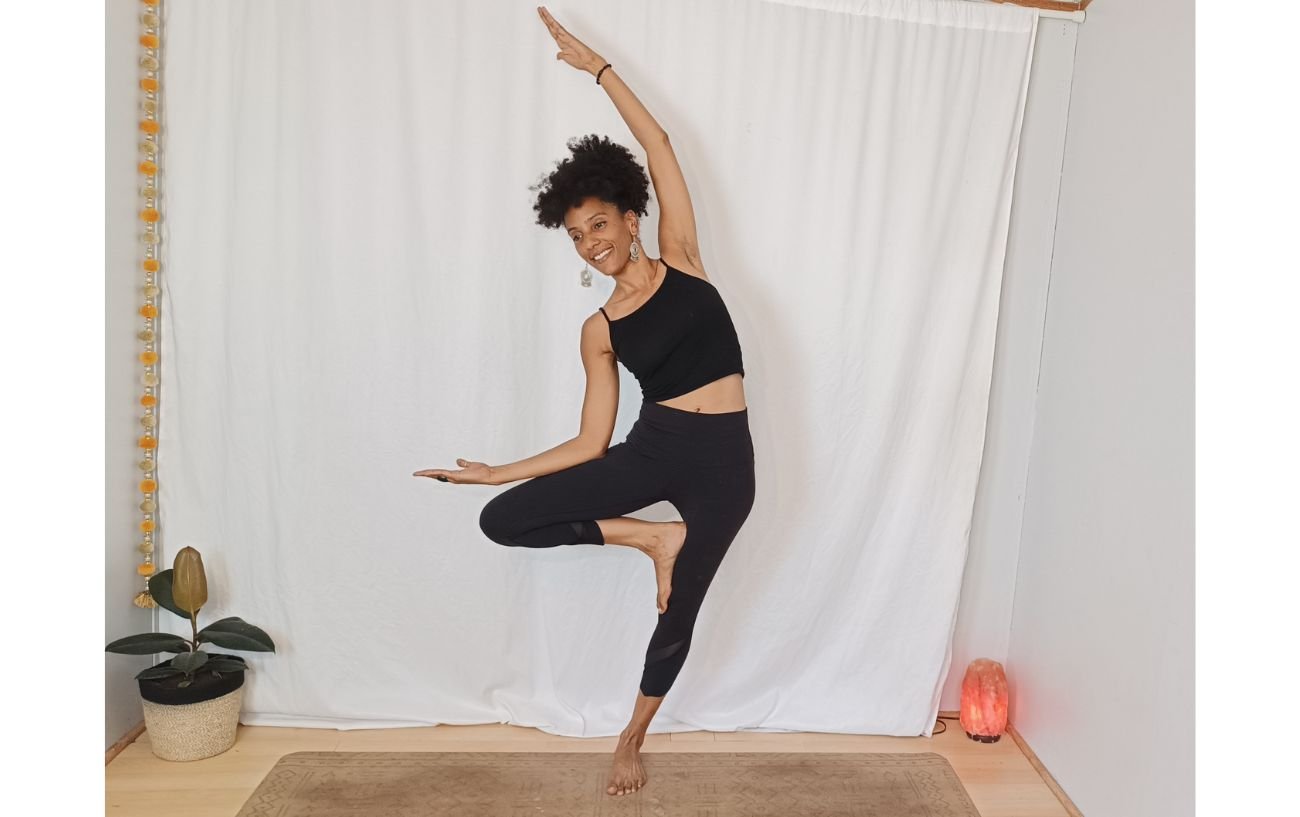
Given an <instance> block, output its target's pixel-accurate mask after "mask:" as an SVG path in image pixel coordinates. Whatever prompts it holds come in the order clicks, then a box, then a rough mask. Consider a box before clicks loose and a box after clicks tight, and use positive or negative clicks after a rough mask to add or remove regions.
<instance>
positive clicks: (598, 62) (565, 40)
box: [537, 6, 605, 76]
mask: <svg viewBox="0 0 1300 817" xmlns="http://www.w3.org/2000/svg"><path fill="white" fill-rule="evenodd" d="M537 14H538V15H539V16H540V17H541V18H542V22H543V23H545V24H546V30H547V31H549V32H551V37H553V38H554V39H555V44H556V45H557V46H559V49H560V53H558V54H556V55H555V58H556V59H557V60H564V61H565V62H567V63H568V64H569V65H572V66H573V67H574V68H577V69H579V70H580V71H586V72H587V73H588V74H591V75H592V76H595V75H596V74H598V73H600V69H601V68H604V67H605V58H604V57H602V56H600V55H599V54H597V53H596V52H595V51H592V50H591V49H590V48H588V47H587V45H586V43H584V42H583V41H582V40H579V39H578V38H577V37H575V36H573V35H572V34H570V33H569V32H568V30H567V29H565V27H564V26H562V25H560V24H559V22H558V21H557V20H556V19H555V18H554V17H552V16H551V13H550V12H549V11H547V10H546V6H538V7H537Z"/></svg>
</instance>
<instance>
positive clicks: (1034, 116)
mask: <svg viewBox="0 0 1300 817" xmlns="http://www.w3.org/2000/svg"><path fill="white" fill-rule="evenodd" d="M1084 25H1087V24H1086V23H1085V24H1084ZM1079 28H1080V26H1079V24H1078V23H1075V22H1072V21H1068V20H1059V19H1052V18H1041V19H1039V21H1038V33H1037V36H1036V37H1035V39H1034V62H1033V68H1032V70H1031V71H1030V75H1029V91H1028V98H1027V99H1026V102H1025V119H1024V123H1023V127H1022V130H1021V135H1020V148H1019V153H1018V155H1017V158H1016V178H1015V185H1014V190H1013V199H1012V205H1011V224H1010V230H1009V233H1008V236H1007V258H1006V264H1005V266H1004V269H1003V273H1002V292H1001V297H1000V298H999V303H998V328H997V340H996V346H995V349H994V355H993V380H992V382H991V383H990V387H989V410H988V418H987V420H988V425H987V427H986V431H985V439H984V455H983V459H982V460H981V462H980V478H979V486H978V489H977V491H976V496H975V506H974V509H973V513H972V518H971V530H970V546H969V550H968V552H967V557H966V571H965V574H964V575H963V577H962V588H961V599H960V603H959V605H958V611H957V623H956V628H955V631H954V633H953V639H952V655H951V660H950V665H949V669H948V677H947V679H946V681H945V683H944V687H943V691H942V695H941V696H940V699H939V708H940V709H943V710H949V711H953V710H957V709H959V708H960V705H961V680H962V676H963V674H964V673H965V671H966V667H967V666H968V665H969V664H970V662H971V661H973V660H975V659H976V658H992V659H993V660H995V661H1001V662H1002V663H1003V665H1004V666H1005V664H1006V661H1007V644H1008V639H1009V635H1010V632H1011V604H1012V600H1013V598H1014V597H1015V581H1016V562H1017V560H1018V558H1019V553H1020V528H1021V523H1022V520H1023V513H1024V501H1025V477H1026V473H1027V471H1028V469H1029V446H1030V441H1031V435H1032V432H1033V417H1034V401H1035V395H1036V391H1037V388H1038V367H1039V351H1040V349H1041V348H1042V340H1043V319H1044V315H1045V313H1046V310H1047V292H1048V281H1049V274H1050V272H1051V268H1052V241H1053V234H1054V232H1055V229H1056V218H1057V213H1056V206H1057V201H1058V198H1059V194H1060V186H1061V160H1062V156H1063V152H1064V145H1065V131H1066V122H1067V119H1068V116H1069V106H1070V82H1071V77H1072V75H1073V72H1074V44H1075V38H1076V37H1077V36H1078V32H1079ZM1008 675H1010V669H1009V668H1008ZM1013 680H1014V679H1013Z"/></svg>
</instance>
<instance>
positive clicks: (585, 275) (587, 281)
mask: <svg viewBox="0 0 1300 817" xmlns="http://www.w3.org/2000/svg"><path fill="white" fill-rule="evenodd" d="M582 285H583V286H584V287H589V286H591V267H589V266H586V265H583V268H582Z"/></svg>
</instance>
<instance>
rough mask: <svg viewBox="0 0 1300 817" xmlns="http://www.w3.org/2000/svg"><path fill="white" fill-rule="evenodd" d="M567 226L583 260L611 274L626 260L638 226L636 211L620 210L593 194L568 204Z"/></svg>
mask: <svg viewBox="0 0 1300 817" xmlns="http://www.w3.org/2000/svg"><path fill="white" fill-rule="evenodd" d="M564 229H565V231H566V232H568V234H569V240H570V241H572V242H573V249H574V250H576V251H577V253H578V255H580V256H582V259H583V260H584V261H586V262H587V263H588V264H591V265H592V266H593V267H595V268H596V269H598V270H600V271H601V272H603V273H606V274H611V273H613V272H615V271H617V270H620V269H622V268H623V267H624V266H625V265H626V264H627V262H628V258H629V255H628V251H629V249H630V248H631V246H632V238H633V235H634V234H635V230H636V229H638V228H637V218H636V213H633V212H632V211H631V210H629V211H627V212H626V213H623V214H620V213H619V212H618V207H617V206H616V205H614V204H611V203H610V202H607V201H602V200H600V199H598V198H595V197H591V198H587V199H585V200H584V201H583V202H582V204H581V205H579V206H577V207H571V208H569V212H568V213H566V214H565V216H564ZM597 256H600V258H599V260H597V258H596V257H597Z"/></svg>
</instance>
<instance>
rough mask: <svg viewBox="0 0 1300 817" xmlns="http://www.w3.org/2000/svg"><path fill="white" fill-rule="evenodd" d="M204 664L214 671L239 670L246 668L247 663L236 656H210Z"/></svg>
mask: <svg viewBox="0 0 1300 817" xmlns="http://www.w3.org/2000/svg"><path fill="white" fill-rule="evenodd" d="M204 666H205V667H206V668H207V669H210V670H213V671H215V672H239V671H241V670H246V669H248V665H247V664H245V663H244V662H243V661H241V660H240V659H238V658H210V659H208V663H207V664H205V665H204Z"/></svg>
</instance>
